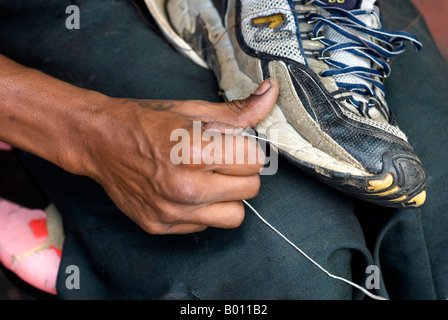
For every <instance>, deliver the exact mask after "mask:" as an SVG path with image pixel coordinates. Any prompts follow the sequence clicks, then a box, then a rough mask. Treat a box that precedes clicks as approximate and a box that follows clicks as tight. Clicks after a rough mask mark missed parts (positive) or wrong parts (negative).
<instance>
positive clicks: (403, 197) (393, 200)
mask: <svg viewBox="0 0 448 320" xmlns="http://www.w3.org/2000/svg"><path fill="white" fill-rule="evenodd" d="M406 197H407V196H402V197H400V198H397V199H392V200H389V202H400V201H403V200H404V199H406Z"/></svg>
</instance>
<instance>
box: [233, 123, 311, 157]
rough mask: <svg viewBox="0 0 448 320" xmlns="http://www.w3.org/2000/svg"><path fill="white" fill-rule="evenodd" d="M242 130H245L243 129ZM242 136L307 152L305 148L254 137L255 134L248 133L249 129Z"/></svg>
mask: <svg viewBox="0 0 448 320" xmlns="http://www.w3.org/2000/svg"><path fill="white" fill-rule="evenodd" d="M241 130H243V129H241ZM241 135H242V136H246V137H252V138H255V139H258V140H263V141H266V142H270V143H273V144H276V145H278V146H284V147H287V148H291V149H296V150H299V151H305V148H303V147H302V148H298V147H294V146H290V145H288V144H285V143H281V142H276V141H273V140H269V139H266V138H262V137H258V136H254V135H253V134H250V133H247V128H246V129H244V130H243V131H242V133H241Z"/></svg>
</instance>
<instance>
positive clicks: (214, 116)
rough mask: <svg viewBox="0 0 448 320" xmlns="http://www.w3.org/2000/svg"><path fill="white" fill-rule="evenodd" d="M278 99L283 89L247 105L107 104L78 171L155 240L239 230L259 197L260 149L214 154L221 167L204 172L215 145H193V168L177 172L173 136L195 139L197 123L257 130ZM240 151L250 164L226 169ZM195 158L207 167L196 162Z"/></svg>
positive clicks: (244, 140) (268, 84) (269, 84)
mask: <svg viewBox="0 0 448 320" xmlns="http://www.w3.org/2000/svg"><path fill="white" fill-rule="evenodd" d="M277 95H278V84H277V82H275V81H274V80H266V81H265V82H263V83H262V84H261V85H260V87H259V88H258V90H257V91H256V92H255V93H254V94H253V95H251V96H250V97H248V98H247V99H245V100H239V101H232V102H229V103H220V104H218V103H209V102H205V101H171V100H170V101H168V100H135V99H117V98H109V97H107V98H106V99H105V100H104V103H103V104H100V105H99V106H97V109H96V111H95V119H97V120H95V121H94V122H92V123H94V124H95V125H94V126H95V129H94V131H86V132H90V133H89V137H88V141H89V142H86V146H87V147H86V148H85V152H86V153H87V159H88V161H85V160H84V161H82V163H83V167H82V169H81V170H80V168H77V170H72V171H75V172H76V171H78V172H79V173H82V174H85V175H88V176H90V177H92V178H93V179H95V180H96V181H97V182H98V183H100V184H101V185H102V186H103V188H104V189H105V191H106V192H107V193H108V195H109V196H110V197H111V199H112V201H113V202H114V203H115V204H116V205H117V207H118V208H119V209H120V210H121V211H122V212H123V213H125V214H126V215H127V216H128V217H129V218H131V219H132V220H133V221H134V222H136V223H137V224H138V225H139V226H140V227H141V228H142V229H143V230H145V231H147V232H149V233H151V234H173V233H191V232H197V231H201V230H204V229H206V228H207V227H208V226H212V227H219V228H234V227H237V226H239V225H240V224H241V222H242V221H243V218H244V207H243V204H242V201H241V200H243V199H249V198H252V197H254V196H256V195H257V193H258V191H259V188H260V178H259V173H260V171H261V169H262V168H263V165H264V157H263V151H262V150H261V148H260V147H259V146H258V143H257V141H256V140H255V139H252V138H248V137H241V136H239V137H235V138H234V139H233V140H232V141H233V143H234V145H233V147H232V148H226V147H225V146H223V148H221V150H224V151H222V152H221V153H220V154H212V156H213V157H214V159H216V157H218V158H219V157H221V159H222V164H219V163H211V164H206V163H209V162H208V161H207V160H210V159H204V155H205V156H206V157H207V154H206V153H204V152H203V150H204V148H205V147H206V146H207V144H208V143H209V142H206V143H204V142H202V143H201V145H200V146H198V145H197V144H195V143H194V141H193V138H192V139H191V140H190V141H189V143H188V144H189V147H190V150H191V153H190V155H191V161H190V163H189V164H188V163H187V164H186V163H180V164H174V163H173V161H172V159H171V157H170V156H172V153H171V150H172V148H173V146H174V145H175V144H176V143H177V142H173V141H170V140H171V139H170V136H171V134H172V132H173V131H174V130H176V129H185V130H186V131H187V132H188V133H189V136H190V137H193V121H200V122H201V123H202V130H206V129H213V130H215V131H219V132H222V133H223V134H224V133H225V132H226V131H225V129H228V128H238V127H239V128H245V127H247V126H250V127H255V126H256V125H257V124H258V123H259V122H260V121H261V120H263V119H264V118H265V117H266V116H267V115H268V113H269V112H270V110H271V109H272V107H273V105H274V103H275V101H276V98H277ZM201 133H202V132H201ZM222 141H225V138H224V137H223V139H222ZM237 150H239V151H241V150H243V152H244V159H245V161H244V163H241V164H238V163H237V161H231V163H230V164H226V162H228V161H225V160H226V159H233V160H235V157H236V154H235V153H236V151H237ZM250 150H252V151H253V150H257V153H258V154H260V153H261V154H262V156H261V157H260V156H259V155H257V156H256V157H255V158H256V159H257V161H256V162H255V163H250V162H249V161H247V159H248V158H249V156H250V155H249V152H250ZM215 152H218V153H219V151H216V150H215ZM229 152H230V153H231V154H229ZM197 155H199V157H200V158H201V160H203V161H201V163H196V162H197V161H194V159H193V158H194V157H195V156H197ZM84 159H86V158H84Z"/></svg>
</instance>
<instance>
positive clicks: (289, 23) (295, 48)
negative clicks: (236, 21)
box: [241, 0, 305, 63]
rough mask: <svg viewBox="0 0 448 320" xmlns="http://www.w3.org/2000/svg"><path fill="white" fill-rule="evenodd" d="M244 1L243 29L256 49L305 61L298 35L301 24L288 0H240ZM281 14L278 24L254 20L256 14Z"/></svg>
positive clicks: (250, 45)
mask: <svg viewBox="0 0 448 320" xmlns="http://www.w3.org/2000/svg"><path fill="white" fill-rule="evenodd" d="M241 4H242V6H241V7H242V12H241V20H242V21H241V24H242V25H241V30H242V33H243V37H244V41H245V43H246V44H247V46H248V47H250V48H251V49H252V50H255V51H257V52H262V53H266V54H269V55H273V56H277V57H282V58H289V59H292V60H295V61H298V62H300V63H305V60H304V58H303V56H302V52H301V49H300V43H299V40H298V38H297V34H298V31H299V30H298V24H297V23H296V21H295V17H294V15H293V12H292V9H291V7H290V5H289V3H288V1H286V0H267V1H257V0H241ZM278 14H281V15H282V16H283V22H282V23H280V24H279V25H278V26H277V27H275V28H272V27H266V24H254V23H253V19H254V18H260V17H273V16H275V15H278ZM268 41H269V42H268Z"/></svg>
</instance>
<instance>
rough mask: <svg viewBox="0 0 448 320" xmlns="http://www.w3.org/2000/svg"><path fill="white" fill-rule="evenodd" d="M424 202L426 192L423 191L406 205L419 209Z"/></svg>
mask: <svg viewBox="0 0 448 320" xmlns="http://www.w3.org/2000/svg"><path fill="white" fill-rule="evenodd" d="M425 201H426V190H423V191H422V192H420V193H419V194H418V195H416V196H415V197H414V198H412V199H411V200H409V201H408V202H407V205H409V206H411V207H420V206H421V205H422V204H424V203H425Z"/></svg>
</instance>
